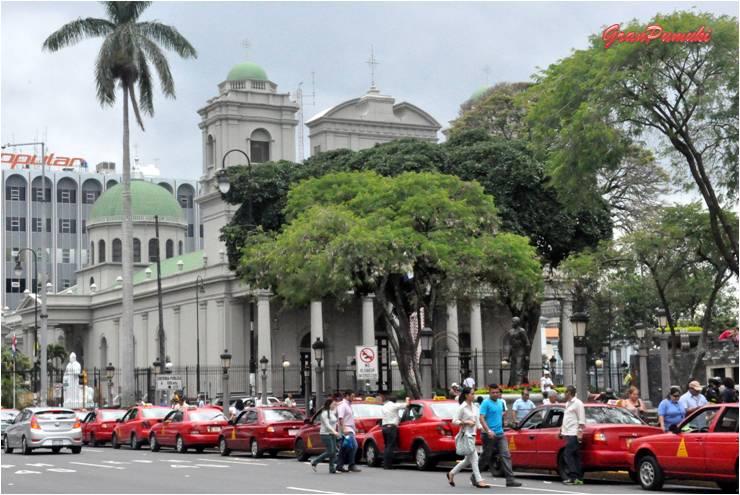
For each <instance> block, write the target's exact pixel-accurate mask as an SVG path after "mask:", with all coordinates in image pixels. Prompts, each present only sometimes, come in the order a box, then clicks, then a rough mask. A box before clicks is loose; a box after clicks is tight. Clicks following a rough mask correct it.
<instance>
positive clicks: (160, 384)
mask: <svg viewBox="0 0 740 495" xmlns="http://www.w3.org/2000/svg"><path fill="white" fill-rule="evenodd" d="M157 390H182V377H181V376H180V375H160V376H158V377H157Z"/></svg>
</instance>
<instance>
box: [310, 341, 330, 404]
mask: <svg viewBox="0 0 740 495" xmlns="http://www.w3.org/2000/svg"><path fill="white" fill-rule="evenodd" d="M325 347H326V346H325V344H324V342H322V340H321V338H320V337H316V342H314V343H313V344H312V345H311V349H313V355H314V359H315V360H316V381H317V382H318V383H316V406H317V407H318V405H319V404H321V396H322V395H323V393H324V368H322V367H321V363H323V361H324V348H325Z"/></svg>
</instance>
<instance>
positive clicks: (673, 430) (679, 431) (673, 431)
mask: <svg viewBox="0 0 740 495" xmlns="http://www.w3.org/2000/svg"><path fill="white" fill-rule="evenodd" d="M668 431H670V432H671V433H681V430H679V429H678V425H675V424H674V425H671V426H669V427H668Z"/></svg>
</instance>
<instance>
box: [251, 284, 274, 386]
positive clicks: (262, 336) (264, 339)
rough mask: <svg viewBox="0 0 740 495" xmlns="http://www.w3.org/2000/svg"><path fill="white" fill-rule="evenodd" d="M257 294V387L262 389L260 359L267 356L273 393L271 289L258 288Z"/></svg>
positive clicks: (268, 380)
mask: <svg viewBox="0 0 740 495" xmlns="http://www.w3.org/2000/svg"><path fill="white" fill-rule="evenodd" d="M255 295H256V296H257V380H256V381H257V384H256V385H257V387H258V389H259V391H260V393H262V392H263V390H262V371H261V370H260V364H259V360H260V359H262V356H265V357H266V358H267V359H269V360H270V363H269V364H268V365H267V393H268V394H270V393H271V390H270V389H271V386H272V370H271V368H272V364H273V363H272V335H271V333H270V296H271V295H272V293H271V292H270V291H269V290H258V291H256V293H255Z"/></svg>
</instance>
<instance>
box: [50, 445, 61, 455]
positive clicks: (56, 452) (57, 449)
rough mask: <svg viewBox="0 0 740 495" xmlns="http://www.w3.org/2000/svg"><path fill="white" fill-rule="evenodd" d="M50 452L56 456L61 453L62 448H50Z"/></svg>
mask: <svg viewBox="0 0 740 495" xmlns="http://www.w3.org/2000/svg"><path fill="white" fill-rule="evenodd" d="M51 451H52V452H54V453H55V454H58V453H59V452H61V451H62V448H61V447H52V448H51Z"/></svg>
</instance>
